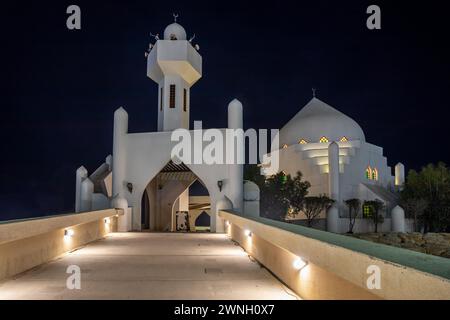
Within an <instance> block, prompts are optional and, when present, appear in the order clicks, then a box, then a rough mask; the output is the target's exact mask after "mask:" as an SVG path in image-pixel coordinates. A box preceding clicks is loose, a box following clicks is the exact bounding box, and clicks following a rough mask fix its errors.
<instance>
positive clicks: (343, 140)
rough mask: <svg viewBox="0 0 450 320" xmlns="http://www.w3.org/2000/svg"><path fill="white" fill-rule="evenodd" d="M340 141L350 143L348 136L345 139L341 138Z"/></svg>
mask: <svg viewBox="0 0 450 320" xmlns="http://www.w3.org/2000/svg"><path fill="white" fill-rule="evenodd" d="M339 141H341V142H347V141H348V139H347V137H346V136H343V137H342V138H341V140H339Z"/></svg>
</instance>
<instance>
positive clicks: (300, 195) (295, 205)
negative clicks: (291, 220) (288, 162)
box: [286, 171, 311, 215]
mask: <svg viewBox="0 0 450 320" xmlns="http://www.w3.org/2000/svg"><path fill="white" fill-rule="evenodd" d="M302 177H303V175H302V173H301V172H300V171H297V175H296V176H295V177H294V178H291V176H290V175H288V176H287V179H286V193H287V194H286V196H287V198H288V201H289V208H290V209H291V210H292V212H293V214H294V215H296V214H298V213H299V212H300V211H302V209H303V205H304V199H305V197H306V195H307V194H308V189H309V187H311V184H310V183H309V182H308V181H304V180H302Z"/></svg>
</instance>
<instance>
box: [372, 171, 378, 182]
mask: <svg viewBox="0 0 450 320" xmlns="http://www.w3.org/2000/svg"><path fill="white" fill-rule="evenodd" d="M372 180H376V181H378V170H377V168H373V170H372Z"/></svg>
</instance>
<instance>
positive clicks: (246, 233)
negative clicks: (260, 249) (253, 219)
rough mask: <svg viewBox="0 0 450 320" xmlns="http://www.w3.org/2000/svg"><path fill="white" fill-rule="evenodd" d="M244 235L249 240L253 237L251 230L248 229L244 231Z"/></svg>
mask: <svg viewBox="0 0 450 320" xmlns="http://www.w3.org/2000/svg"><path fill="white" fill-rule="evenodd" d="M244 234H245V235H246V236H247V237H249V238H251V237H252V232H251V231H250V230H248V229H246V230H245V231H244Z"/></svg>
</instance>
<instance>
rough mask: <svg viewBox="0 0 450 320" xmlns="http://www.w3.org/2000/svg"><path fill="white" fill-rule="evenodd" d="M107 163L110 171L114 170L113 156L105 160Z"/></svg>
mask: <svg viewBox="0 0 450 320" xmlns="http://www.w3.org/2000/svg"><path fill="white" fill-rule="evenodd" d="M105 163H106V164H107V165H108V169H109V170H111V169H112V155H110V154H109V155H108V156H107V157H106V158H105Z"/></svg>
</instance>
